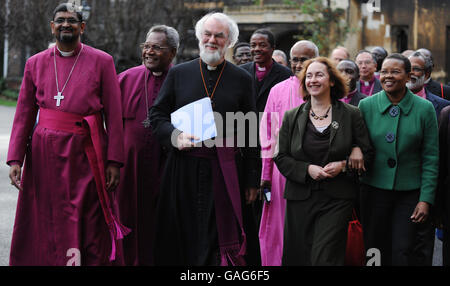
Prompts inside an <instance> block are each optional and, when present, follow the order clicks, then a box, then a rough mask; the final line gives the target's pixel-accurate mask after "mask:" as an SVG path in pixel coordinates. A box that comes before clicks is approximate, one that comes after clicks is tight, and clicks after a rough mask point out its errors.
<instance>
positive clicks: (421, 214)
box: [411, 202, 430, 223]
mask: <svg viewBox="0 0 450 286" xmlns="http://www.w3.org/2000/svg"><path fill="white" fill-rule="evenodd" d="M429 213H430V204H428V203H427V202H419V203H418V204H417V206H416V208H415V209H414V212H413V214H412V216H411V220H412V221H413V222H414V223H422V222H425V221H426V220H427V218H428V215H429Z"/></svg>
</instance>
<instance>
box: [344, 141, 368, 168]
mask: <svg viewBox="0 0 450 286" xmlns="http://www.w3.org/2000/svg"><path fill="white" fill-rule="evenodd" d="M347 168H348V169H350V170H355V171H358V175H361V173H362V172H363V171H364V172H365V171H366V168H365V167H364V155H363V153H362V151H361V148H359V147H353V149H352V153H351V154H350V157H348V166H347Z"/></svg>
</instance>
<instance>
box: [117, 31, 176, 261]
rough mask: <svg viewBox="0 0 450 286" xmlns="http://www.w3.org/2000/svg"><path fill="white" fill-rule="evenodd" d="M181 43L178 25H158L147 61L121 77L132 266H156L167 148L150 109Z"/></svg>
mask: <svg viewBox="0 0 450 286" xmlns="http://www.w3.org/2000/svg"><path fill="white" fill-rule="evenodd" d="M178 46H179V35H178V32H177V31H176V30H175V29H174V28H172V27H168V26H165V25H158V26H154V27H152V28H151V29H150V31H149V32H148V34H147V37H146V40H145V43H143V44H141V48H142V65H140V66H137V67H134V68H131V69H128V70H126V71H124V72H123V73H121V74H120V75H119V83H120V88H121V90H122V112H123V127H124V135H125V136H124V147H125V154H127V157H126V159H125V166H124V168H122V170H121V182H120V185H119V187H118V194H117V197H116V202H117V204H118V206H119V213H120V219H121V221H122V222H123V223H124V224H125V225H126V226H128V227H130V228H132V230H133V232H132V233H131V234H130V235H129V236H128V237H126V238H125V239H124V240H123V248H124V258H125V264H126V265H133V266H138V265H153V249H152V248H153V241H154V234H155V216H156V202H157V197H158V193H159V187H160V180H161V175H162V168H163V164H164V161H165V155H164V154H165V151H164V150H163V149H162V147H161V145H160V144H159V142H158V141H157V140H156V138H155V137H154V136H153V135H152V127H151V126H150V122H149V117H148V113H149V108H150V107H151V106H152V105H153V102H154V101H155V99H156V96H157V95H158V92H159V90H160V88H161V85H162V84H163V82H164V79H165V78H166V76H167V72H168V71H169V69H170V67H171V66H172V60H173V59H174V57H175V55H176V53H177V49H178Z"/></svg>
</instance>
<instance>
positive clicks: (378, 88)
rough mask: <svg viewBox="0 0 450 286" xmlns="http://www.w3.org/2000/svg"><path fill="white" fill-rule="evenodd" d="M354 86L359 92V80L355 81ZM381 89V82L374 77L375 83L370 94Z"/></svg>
mask: <svg viewBox="0 0 450 286" xmlns="http://www.w3.org/2000/svg"><path fill="white" fill-rule="evenodd" d="M356 88H357V89H358V91H359V92H361V82H360V81H359V80H358V81H357V82H356ZM382 90H383V87H382V86H381V82H380V80H379V79H377V78H375V83H374V86H373V91H372V94H371V95H374V94H375V93H377V92H380V91H382Z"/></svg>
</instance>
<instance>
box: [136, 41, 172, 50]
mask: <svg viewBox="0 0 450 286" xmlns="http://www.w3.org/2000/svg"><path fill="white" fill-rule="evenodd" d="M139 46H140V47H141V49H142V50H145V51H149V50H150V49H152V50H153V51H155V52H160V51H162V50H164V49H169V47H161V46H160V45H151V44H149V43H142V44H140V45H139Z"/></svg>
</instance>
